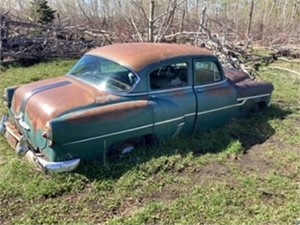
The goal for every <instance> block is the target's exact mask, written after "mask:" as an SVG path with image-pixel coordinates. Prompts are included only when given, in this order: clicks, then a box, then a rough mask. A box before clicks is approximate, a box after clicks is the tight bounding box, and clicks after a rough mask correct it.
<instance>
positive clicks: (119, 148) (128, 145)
mask: <svg viewBox="0 0 300 225" xmlns="http://www.w3.org/2000/svg"><path fill="white" fill-rule="evenodd" d="M142 144H143V138H135V139H128V140H125V141H122V142H119V143H117V144H114V145H113V146H112V147H111V148H110V151H109V152H108V159H111V160H113V159H117V158H120V157H122V156H125V155H128V154H130V153H132V152H133V151H134V149H135V148H136V147H138V146H141V145H142Z"/></svg>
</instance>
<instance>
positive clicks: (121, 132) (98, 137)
mask: <svg viewBox="0 0 300 225" xmlns="http://www.w3.org/2000/svg"><path fill="white" fill-rule="evenodd" d="M152 126H153V124H148V125H145V126H141V127H135V128H131V129H127V130H122V131H118V132H114V133H109V134H104V135H100V136H95V137H91V138H86V139H82V140H79V141H71V142H68V143H65V144H63V145H73V144H79V143H83V142H87V141H94V140H97V139H100V138H105V137H110V136H114V135H118V134H123V133H127V132H132V131H136V130H141V129H145V128H148V127H152Z"/></svg>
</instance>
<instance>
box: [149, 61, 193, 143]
mask: <svg viewBox="0 0 300 225" xmlns="http://www.w3.org/2000/svg"><path fill="white" fill-rule="evenodd" d="M188 64H189V63H188V61H187V60H176V61H171V62H168V63H162V64H159V65H157V66H156V67H155V68H153V69H152V70H151V71H150V72H149V74H148V76H149V90H150V91H149V98H150V99H151V101H152V102H153V103H154V133H155V134H156V135H157V136H158V137H159V138H160V139H166V138H169V137H174V136H177V135H179V134H180V133H190V132H192V131H193V127H194V122H195V117H196V98H195V94H194V90H193V85H192V84H193V80H192V74H191V73H192V67H191V66H190V67H189V65H188ZM190 64H191V63H190Z"/></svg>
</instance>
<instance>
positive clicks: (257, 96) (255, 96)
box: [237, 94, 271, 101]
mask: <svg viewBox="0 0 300 225" xmlns="http://www.w3.org/2000/svg"><path fill="white" fill-rule="evenodd" d="M270 95H271V94H262V95H253V96H249V97H243V98H238V99H237V101H243V100H249V99H253V98H262V97H267V96H270Z"/></svg>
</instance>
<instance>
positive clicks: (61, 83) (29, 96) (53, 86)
mask: <svg viewBox="0 0 300 225" xmlns="http://www.w3.org/2000/svg"><path fill="white" fill-rule="evenodd" d="M69 84H72V82H70V81H62V82H58V83H54V84H48V85H45V86H42V87H39V88H36V89H34V90H33V91H31V92H28V93H26V95H25V97H24V99H23V102H22V105H21V108H20V112H24V110H25V106H26V104H27V102H28V101H29V99H30V98H31V97H32V96H34V95H36V94H38V93H40V92H43V91H47V90H50V89H52V88H57V87H62V86H66V85H69Z"/></svg>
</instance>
